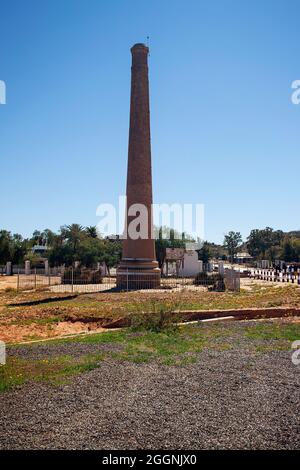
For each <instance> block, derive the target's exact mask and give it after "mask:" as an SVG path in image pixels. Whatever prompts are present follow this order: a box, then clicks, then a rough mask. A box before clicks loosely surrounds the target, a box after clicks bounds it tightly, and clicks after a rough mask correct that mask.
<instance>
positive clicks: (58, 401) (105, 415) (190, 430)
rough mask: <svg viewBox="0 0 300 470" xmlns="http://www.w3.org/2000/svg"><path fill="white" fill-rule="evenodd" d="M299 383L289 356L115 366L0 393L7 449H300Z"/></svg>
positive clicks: (206, 354) (208, 354) (238, 354)
mask: <svg viewBox="0 0 300 470" xmlns="http://www.w3.org/2000/svg"><path fill="white" fill-rule="evenodd" d="M57 346H59V347H60V348H63V347H65V346H64V345H57ZM73 346H74V347H75V348H77V349H76V350H74V351H73V352H74V354H76V353H81V354H82V353H86V352H87V350H88V351H90V352H91V351H93V350H94V348H95V345H86V344H74V345H73ZM46 347H47V346H46V345H43V346H42V350H40V353H41V355H42V354H44V353H45V351H44V349H43V348H46ZM90 348H92V349H90ZM22 350H23V352H24V354H25V351H27V354H30V353H29V352H28V351H30V348H28V349H25V348H22V349H20V354H21V351H22ZM57 352H58V350H56V353H57ZM63 352H68V353H69V352H70V351H69V350H68V351H59V353H63ZM35 357H36V356H35ZM299 386H300V368H299V367H296V366H294V365H293V364H292V363H291V358H290V352H286V351H285V352H284V351H277V352H275V351H274V352H270V353H267V354H256V355H254V354H253V353H251V352H249V350H248V351H247V349H243V348H242V349H241V348H239V349H233V350H226V351H223V352H220V351H219V352H217V351H209V350H205V351H203V352H202V353H200V354H199V362H198V363H197V364H192V365H188V366H184V367H182V366H180V367H178V366H162V365H159V364H157V363H152V364H130V363H116V362H114V361H113V360H107V361H104V362H102V363H101V365H100V367H99V368H98V369H95V370H93V371H91V372H88V373H85V374H82V375H80V376H78V377H76V378H74V379H73V380H72V382H71V383H69V384H68V385H64V386H60V387H53V386H51V385H48V384H42V383H34V384H27V385H25V386H24V387H22V388H20V389H16V390H14V391H10V392H6V393H4V394H2V395H0V448H1V449H144V448H145V449H160V448H163V449H224V448H226V449H300V427H299V424H300V419H299V407H300V388H299Z"/></svg>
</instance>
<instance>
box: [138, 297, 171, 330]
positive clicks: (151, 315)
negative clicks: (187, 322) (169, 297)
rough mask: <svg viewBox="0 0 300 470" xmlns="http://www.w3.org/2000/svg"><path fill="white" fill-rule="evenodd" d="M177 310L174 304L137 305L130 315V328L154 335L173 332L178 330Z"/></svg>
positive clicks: (152, 303)
mask: <svg viewBox="0 0 300 470" xmlns="http://www.w3.org/2000/svg"><path fill="white" fill-rule="evenodd" d="M178 309H179V305H178V304H176V303H174V302H155V301H152V302H148V303H138V304H136V305H135V308H134V311H133V313H132V315H131V327H132V329H133V330H147V331H153V332H155V333H159V332H161V331H166V332H168V331H169V332H174V331H176V330H177V329H178V325H177V323H178V314H176V311H178Z"/></svg>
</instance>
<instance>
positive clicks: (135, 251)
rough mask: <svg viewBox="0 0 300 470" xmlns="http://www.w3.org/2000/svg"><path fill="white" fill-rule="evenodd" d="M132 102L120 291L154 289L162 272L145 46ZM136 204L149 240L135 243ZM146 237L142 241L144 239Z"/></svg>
mask: <svg viewBox="0 0 300 470" xmlns="http://www.w3.org/2000/svg"><path fill="white" fill-rule="evenodd" d="M131 54H132V67H131V100H130V126H129V146H128V167H127V187H126V196H127V208H126V220H125V231H126V234H127V238H126V239H125V240H123V251H122V261H121V264H120V266H119V268H118V271H117V285H118V287H119V288H126V287H127V286H128V288H131V289H135V288H142V287H145V288H151V287H153V288H154V287H157V286H158V285H159V283H160V270H159V268H158V263H157V261H156V257H155V243H154V239H153V238H151V237H152V229H153V227H152V225H153V221H152V170H151V142H150V106H149V80H148V54H149V49H148V47H146V46H145V45H144V44H135V45H134V46H133V47H132V48H131ZM134 204H143V205H144V206H145V207H146V208H147V213H148V218H147V220H146V224H145V225H144V235H145V229H147V238H137V239H133V238H131V236H130V233H128V228H130V223H131V222H132V221H134V219H136V217H139V213H137V214H136V215H131V216H129V215H128V210H129V208H130V207H132V206H133V205H134ZM144 235H143V237H144Z"/></svg>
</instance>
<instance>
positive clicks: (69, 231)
mask: <svg viewBox="0 0 300 470" xmlns="http://www.w3.org/2000/svg"><path fill="white" fill-rule="evenodd" d="M60 231H61V234H62V236H63V238H64V239H66V240H67V241H68V243H69V244H70V245H71V246H72V250H73V254H75V253H76V251H77V248H78V246H79V243H80V242H81V240H83V239H84V237H85V236H86V231H85V230H84V228H83V226H82V225H79V224H71V225H64V226H63V227H61V229H60Z"/></svg>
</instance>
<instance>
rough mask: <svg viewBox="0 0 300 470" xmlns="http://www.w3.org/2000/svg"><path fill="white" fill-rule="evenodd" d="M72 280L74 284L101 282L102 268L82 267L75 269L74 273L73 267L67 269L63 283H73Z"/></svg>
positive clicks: (63, 276) (62, 279)
mask: <svg viewBox="0 0 300 470" xmlns="http://www.w3.org/2000/svg"><path fill="white" fill-rule="evenodd" d="M72 280H73V283H74V284H101V283H102V280H103V278H102V273H101V271H100V270H97V271H95V270H94V269H88V268H80V269H73V273H72V268H67V269H65V271H64V273H63V275H62V278H61V283H62V284H72Z"/></svg>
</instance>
